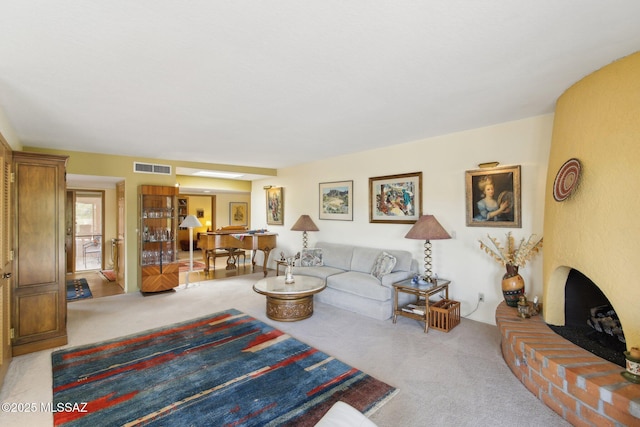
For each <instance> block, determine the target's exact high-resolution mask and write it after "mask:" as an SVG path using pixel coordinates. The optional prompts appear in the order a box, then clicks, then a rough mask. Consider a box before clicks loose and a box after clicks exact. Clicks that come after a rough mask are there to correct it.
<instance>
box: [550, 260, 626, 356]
mask: <svg viewBox="0 0 640 427" xmlns="http://www.w3.org/2000/svg"><path fill="white" fill-rule="evenodd" d="M564 300H565V308H564V310H565V324H564V326H555V325H549V327H550V328H551V329H552V330H553V331H554V332H555V333H557V334H558V335H560V336H562V337H563V338H565V339H567V340H569V341H571V342H572V343H574V344H575V345H577V346H580V347H582V348H584V349H585V350H587V351H590V352H591V353H593V354H595V355H596V356H599V357H601V358H603V359H605V360H608V361H610V362H613V363H615V364H617V365H620V366H622V367H624V366H625V357H624V351H625V350H626V343H625V339H624V333H623V331H622V326H621V325H620V321H619V320H618V316H617V315H616V313H615V309H614V307H613V306H612V305H611V303H610V302H609V300H608V298H607V297H606V296H605V295H604V294H603V293H602V291H601V290H600V288H598V286H597V285H596V284H595V283H593V282H592V281H591V280H590V279H589V278H588V277H587V276H585V275H584V274H582V273H580V272H579V271H578V270H575V269H572V270H571V271H570V272H569V276H568V277H567V282H566V284H565V291H564Z"/></svg>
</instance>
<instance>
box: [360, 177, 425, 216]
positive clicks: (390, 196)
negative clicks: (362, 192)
mask: <svg viewBox="0 0 640 427" xmlns="http://www.w3.org/2000/svg"><path fill="white" fill-rule="evenodd" d="M421 215H422V172H414V173H405V174H401V175H387V176H377V177H373V178H369V222H387V223H399V224H413V223H415V222H416V221H417V220H418V218H420V216H421Z"/></svg>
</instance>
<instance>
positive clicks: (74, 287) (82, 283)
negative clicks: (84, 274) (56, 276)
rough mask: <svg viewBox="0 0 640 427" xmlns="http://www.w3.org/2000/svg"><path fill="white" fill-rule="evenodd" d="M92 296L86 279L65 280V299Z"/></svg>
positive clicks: (72, 299) (74, 299) (70, 299)
mask: <svg viewBox="0 0 640 427" xmlns="http://www.w3.org/2000/svg"><path fill="white" fill-rule="evenodd" d="M85 298H93V295H91V289H89V284H88V283H87V279H73V280H67V301H76V300H79V299H85Z"/></svg>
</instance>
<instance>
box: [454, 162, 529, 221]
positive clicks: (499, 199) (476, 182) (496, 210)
mask: <svg viewBox="0 0 640 427" xmlns="http://www.w3.org/2000/svg"><path fill="white" fill-rule="evenodd" d="M465 188H466V208H467V209H466V210H467V215H466V216H467V227H512V228H521V227H522V216H521V198H520V166H519V165H518V166H508V167H500V168H492V169H477V170H470V171H466V172H465Z"/></svg>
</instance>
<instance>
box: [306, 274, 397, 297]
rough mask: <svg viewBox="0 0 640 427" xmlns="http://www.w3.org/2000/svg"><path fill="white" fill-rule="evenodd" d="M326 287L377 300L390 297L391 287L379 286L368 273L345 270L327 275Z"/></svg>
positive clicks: (378, 282)
mask: <svg viewBox="0 0 640 427" xmlns="http://www.w3.org/2000/svg"><path fill="white" fill-rule="evenodd" d="M307 268H313V267H307ZM322 268H325V267H322ZM327 287H328V288H331V289H336V290H340V291H343V292H347V293H350V294H354V295H358V296H361V297H364V298H371V299H374V300H377V301H386V300H388V299H390V298H391V297H392V295H391V294H392V292H391V289H390V288H388V287H386V286H381V285H380V281H379V280H378V279H376V278H375V277H373V276H372V275H371V274H369V273H360V272H357V271H346V272H344V273H341V274H335V275H333V276H328V277H327Z"/></svg>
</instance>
